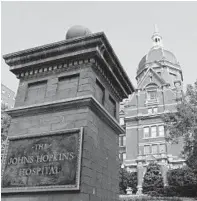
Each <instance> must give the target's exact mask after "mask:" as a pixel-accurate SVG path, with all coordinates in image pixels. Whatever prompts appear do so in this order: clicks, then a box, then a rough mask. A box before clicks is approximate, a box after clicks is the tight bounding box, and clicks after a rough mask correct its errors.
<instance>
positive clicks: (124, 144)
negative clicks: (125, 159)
mask: <svg viewBox="0 0 197 201" xmlns="http://www.w3.org/2000/svg"><path fill="white" fill-rule="evenodd" d="M122 142H123V146H126V136H123V137H122Z"/></svg>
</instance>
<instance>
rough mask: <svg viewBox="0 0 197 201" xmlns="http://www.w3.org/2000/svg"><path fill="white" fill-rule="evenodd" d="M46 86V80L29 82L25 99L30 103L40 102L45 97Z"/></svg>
mask: <svg viewBox="0 0 197 201" xmlns="http://www.w3.org/2000/svg"><path fill="white" fill-rule="evenodd" d="M46 87H47V80H44V81H38V82H33V83H29V84H28V91H27V95H26V101H27V102H28V103H32V104H33V103H39V102H42V101H43V100H44V98H45V92H46Z"/></svg>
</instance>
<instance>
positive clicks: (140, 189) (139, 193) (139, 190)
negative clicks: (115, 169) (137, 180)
mask: <svg viewBox="0 0 197 201" xmlns="http://www.w3.org/2000/svg"><path fill="white" fill-rule="evenodd" d="M136 195H142V187H141V186H138V187H137V193H136Z"/></svg>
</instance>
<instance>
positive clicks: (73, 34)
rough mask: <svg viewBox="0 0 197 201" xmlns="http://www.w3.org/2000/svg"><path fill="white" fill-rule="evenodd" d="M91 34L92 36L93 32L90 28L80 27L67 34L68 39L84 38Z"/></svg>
mask: <svg viewBox="0 0 197 201" xmlns="http://www.w3.org/2000/svg"><path fill="white" fill-rule="evenodd" d="M89 34H91V31H90V30H89V29H88V28H86V27H83V26H80V25H75V26H72V27H71V28H70V29H68V31H67V33H66V39H71V38H78V37H82V36H87V35H89Z"/></svg>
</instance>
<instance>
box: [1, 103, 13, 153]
mask: <svg viewBox="0 0 197 201" xmlns="http://www.w3.org/2000/svg"><path fill="white" fill-rule="evenodd" d="M6 109H8V107H7V106H6V105H5V104H3V103H2V104H1V155H3V153H4V148H5V142H6V139H7V136H8V128H9V126H10V122H11V117H10V116H9V115H8V114H7V113H6Z"/></svg>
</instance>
